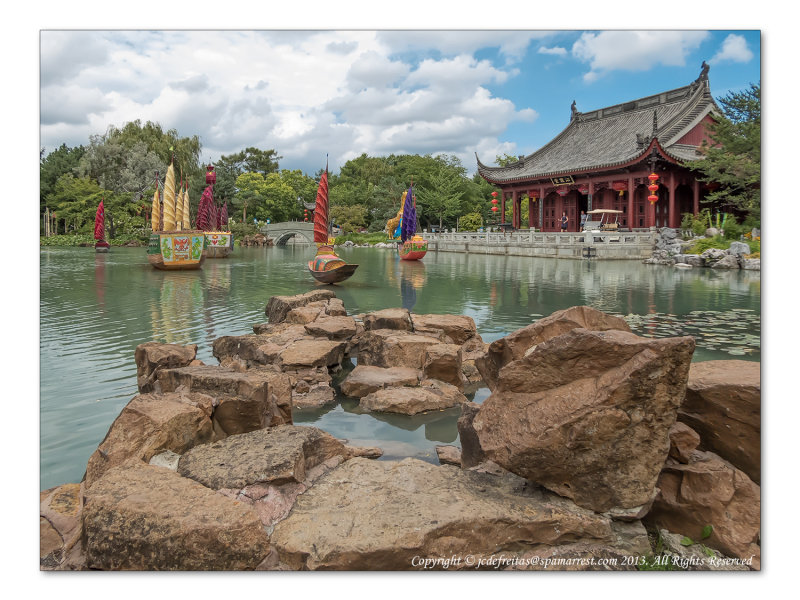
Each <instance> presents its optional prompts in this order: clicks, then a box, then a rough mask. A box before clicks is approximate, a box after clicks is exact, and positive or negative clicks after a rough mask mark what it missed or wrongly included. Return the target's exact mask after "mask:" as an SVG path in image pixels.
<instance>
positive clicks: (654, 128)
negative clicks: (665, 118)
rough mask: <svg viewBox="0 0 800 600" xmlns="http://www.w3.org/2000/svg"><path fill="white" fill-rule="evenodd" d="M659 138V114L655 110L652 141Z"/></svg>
mask: <svg viewBox="0 0 800 600" xmlns="http://www.w3.org/2000/svg"><path fill="white" fill-rule="evenodd" d="M657 136H658V113H657V112H656V111H655V110H654V111H653V133H652V134H651V135H650V138H651V139H654V138H656V137H657Z"/></svg>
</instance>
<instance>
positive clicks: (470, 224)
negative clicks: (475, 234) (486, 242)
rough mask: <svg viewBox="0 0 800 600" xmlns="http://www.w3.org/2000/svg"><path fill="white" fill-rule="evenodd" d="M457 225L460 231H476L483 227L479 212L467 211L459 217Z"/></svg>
mask: <svg viewBox="0 0 800 600" xmlns="http://www.w3.org/2000/svg"><path fill="white" fill-rule="evenodd" d="M458 226H459V229H460V230H461V231H478V228H479V227H483V218H482V217H481V215H480V213H469V214H466V215H464V216H463V217H461V219H459V222H458Z"/></svg>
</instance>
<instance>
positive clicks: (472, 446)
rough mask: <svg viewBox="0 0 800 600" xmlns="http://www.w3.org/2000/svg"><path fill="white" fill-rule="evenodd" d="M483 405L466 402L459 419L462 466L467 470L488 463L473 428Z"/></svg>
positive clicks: (462, 406)
mask: <svg viewBox="0 0 800 600" xmlns="http://www.w3.org/2000/svg"><path fill="white" fill-rule="evenodd" d="M480 408H481V405H480V404H476V403H475V402H465V403H464V404H462V405H461V416H460V417H459V418H458V422H457V423H456V426H457V427H458V439H459V440H460V441H461V466H462V467H464V468H465V469H469V468H470V467H475V466H477V465H479V464H481V463H482V462H485V461H486V455H485V454H484V453H483V450H482V449H481V443H480V440H479V439H478V433H477V432H476V431H475V428H474V427H473V426H472V422H473V421H474V420H475V416H476V415H477V414H478V411H479V410H480Z"/></svg>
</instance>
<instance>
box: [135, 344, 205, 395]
mask: <svg viewBox="0 0 800 600" xmlns="http://www.w3.org/2000/svg"><path fill="white" fill-rule="evenodd" d="M196 357H197V344H190V345H188V346H180V345H178V344H161V343H159V342H147V343H146V344H139V345H138V346H137V347H136V351H135V353H134V359H135V361H136V383H137V385H138V386H139V392H140V393H142V394H146V393H148V392H153V391H160V390H156V389H155V383H156V381H157V379H158V373H159V371H161V370H162V369H175V368H177V367H186V366H188V365H190V364H191V363H192V361H194V360H195V358H196Z"/></svg>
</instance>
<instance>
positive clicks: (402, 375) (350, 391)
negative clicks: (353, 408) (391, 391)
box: [340, 365, 422, 398]
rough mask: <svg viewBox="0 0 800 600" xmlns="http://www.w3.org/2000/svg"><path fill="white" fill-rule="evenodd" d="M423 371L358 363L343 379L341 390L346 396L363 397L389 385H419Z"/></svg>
mask: <svg viewBox="0 0 800 600" xmlns="http://www.w3.org/2000/svg"><path fill="white" fill-rule="evenodd" d="M421 378H422V373H421V372H420V371H418V370H417V369H411V368H409V367H375V366H371V365H358V366H356V368H355V369H353V370H352V371H351V372H350V374H349V375H348V376H347V377H346V378H345V379H344V380H343V381H342V383H341V386H340V388H341V390H342V393H343V394H345V395H346V396H350V397H353V398H363V397H364V396H366V395H368V394H371V393H372V392H377V391H378V390H382V389H383V388H387V387H400V386H405V385H417V384H419V380H420V379H421Z"/></svg>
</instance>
